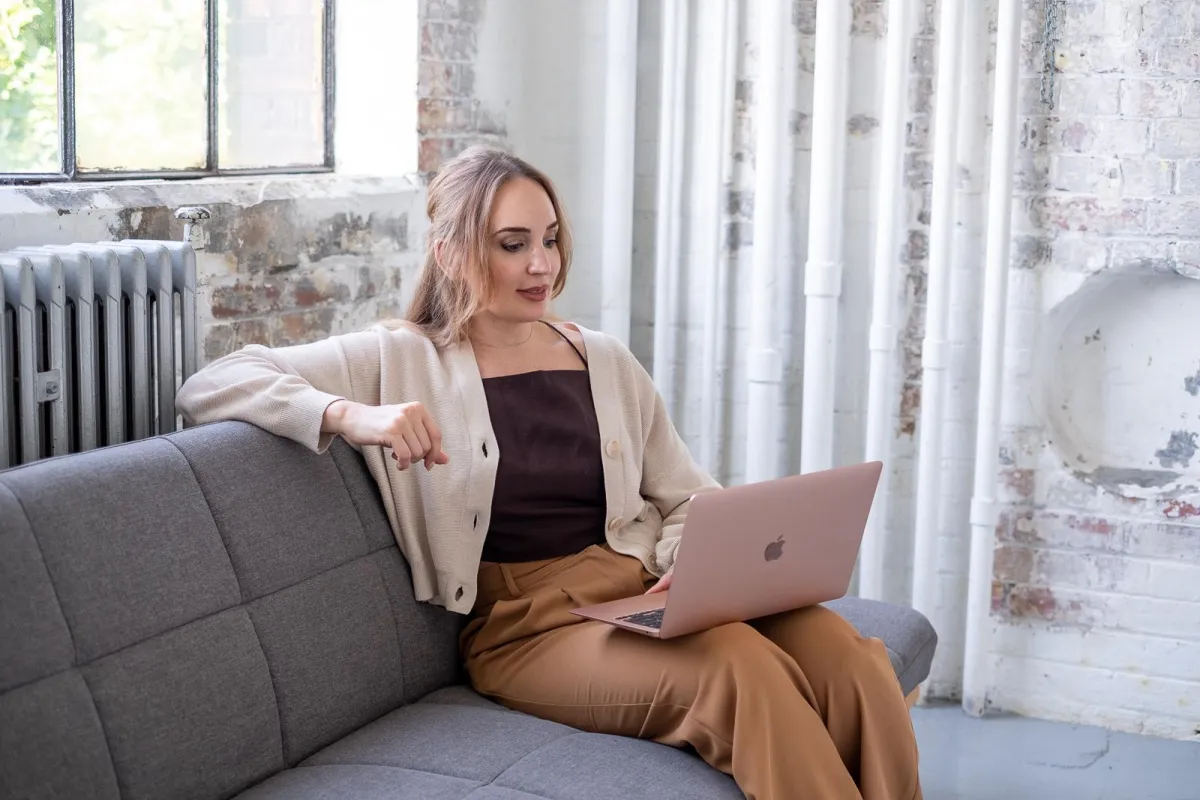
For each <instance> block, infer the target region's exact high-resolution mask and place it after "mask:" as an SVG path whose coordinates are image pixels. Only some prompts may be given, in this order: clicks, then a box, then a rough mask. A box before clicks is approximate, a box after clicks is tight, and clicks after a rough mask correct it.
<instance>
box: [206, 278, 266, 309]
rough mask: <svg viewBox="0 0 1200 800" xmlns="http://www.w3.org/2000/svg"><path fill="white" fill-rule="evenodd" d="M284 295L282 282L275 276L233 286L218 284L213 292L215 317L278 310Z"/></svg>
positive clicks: (241, 282) (240, 282)
mask: <svg viewBox="0 0 1200 800" xmlns="http://www.w3.org/2000/svg"><path fill="white" fill-rule="evenodd" d="M282 297H283V285H282V282H281V281H280V280H279V279H278V278H275V277H272V276H266V277H263V278H261V279H254V280H250V281H241V280H239V281H238V282H237V283H235V284H233V285H232V286H217V287H215V288H214V289H213V292H212V315H213V318H214V319H236V318H238V317H256V316H260V315H262V314H270V313H273V312H275V311H278V310H279V308H280V300H281V298H282Z"/></svg>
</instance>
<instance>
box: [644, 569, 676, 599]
mask: <svg viewBox="0 0 1200 800" xmlns="http://www.w3.org/2000/svg"><path fill="white" fill-rule="evenodd" d="M674 571H675V568H674V567H672V568H671V569H669V570H667V574H666V575H663V576H662V577H661V578H659V579H658V583H656V584H654V585H653V586H651V587H650V588H649V589H647V590H646V594H654V593H655V592H665V591H666V590H667V589H670V588H671V574H672V573H673V572H674Z"/></svg>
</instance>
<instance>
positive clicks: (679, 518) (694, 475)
mask: <svg viewBox="0 0 1200 800" xmlns="http://www.w3.org/2000/svg"><path fill="white" fill-rule="evenodd" d="M630 358H631V359H632V360H633V362H634V374H635V375H636V377H637V382H638V387H637V389H638V402H639V405H640V406H641V411H642V421H643V428H642V445H643V451H642V485H641V494H642V497H644V498H645V499H646V500H648V501H650V502H651V503H653V504H654V506H655V507H656V508H657V509H658V512H659V513H660V514H661V515H662V519H663V525H662V533H661V535H660V536H659V540H658V544H657V545H656V547H655V560H656V561H657V563H658V568H659V570H660V571H661V572H663V573H666V572H669V571H670V569H671V568H672V567H673V566H674V564H675V552H676V551H677V550H678V549H679V541H680V539H679V537H680V534H681V533H682V531H683V521H684V518H685V517H686V516H687V509H688V506H689V505H690V502H689V501H690V500H691V498H692V495H694V494H696V493H697V492H702V491H707V490H710V489H719V488H721V487H720V484H718V483H717V482H716V480H714V479H713V477H712V476H711V475H709V474H708V472H707V471H705V470H704V469H703V468H702V467H701V466H700V465H699V464H697V463H696V461H695V459H693V458H692V454H691V452H690V451H689V450H688V447H687V445H686V444H685V443H684V441H683V439H682V438H681V437H680V435H679V432H678V431H677V430H676V429H675V425H674V423H673V422H672V421H671V417H670V415H669V414H668V413H667V407H666V404H665V403H663V399H662V396H661V395H660V394H659V393H658V390H657V388H655V386H654V381H653V380H652V379H651V377H650V375H649V373H647V372H646V370H645V369H644V368H643V367H642V366H641V364H640V363H638V361H637V359H636V358H633V356H632V354H631V355H630Z"/></svg>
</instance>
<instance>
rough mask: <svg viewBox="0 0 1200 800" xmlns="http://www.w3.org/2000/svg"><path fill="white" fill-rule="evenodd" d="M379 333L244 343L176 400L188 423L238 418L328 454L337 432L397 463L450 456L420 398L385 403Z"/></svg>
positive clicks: (201, 373) (429, 462)
mask: <svg viewBox="0 0 1200 800" xmlns="http://www.w3.org/2000/svg"><path fill="white" fill-rule="evenodd" d="M379 367H380V352H379V339H378V336H377V334H375V333H374V332H370V331H364V332H360V333H354V334H347V335H343V336H335V337H330V338H327V339H323V340H321V341H318V342H313V343H311V344H303V345H295V346H292V347H279V348H268V347H263V346H262V345H247V346H246V347H243V348H242V349H241V350H239V351H237V352H236V353H231V354H230V355H227V356H224V357H222V358H219V359H217V360H216V361H213V362H212V363H211V364H209V365H208V366H206V367H205V368H204V369H202V370H200V371H199V372H197V373H196V374H195V375H193V376H192V377H190V378H189V379H188V380H187V382H186V383H185V384H184V385H183V387H182V388H181V389H180V390H179V393H178V394H177V395H176V398H175V404H176V406H177V407H178V409H179V412H180V413H181V414H182V415H183V417H184V419H186V420H187V421H188V422H189V423H192V424H196V425H199V424H203V423H205V422H216V421H219V420H231V419H236V420H241V421H243V422H249V423H251V424H253V425H257V426H258V427H260V428H262V429H264V430H267V431H270V432H271V433H274V434H276V435H277V436H283V437H285V438H288V439H291V440H293V441H296V442H299V443H300V444H302V445H304V446H305V447H307V448H308V449H310V450H312V451H314V452H317V453H323V452H325V450H326V449H328V447H329V444H330V442H332V441H333V437H334V436H341V437H343V438H344V439H346V440H347V441H348V442H350V443H351V444H356V445H359V446H363V447H367V446H377V447H384V448H388V449H390V450H391V451H392V453H391V456H392V458H393V459H395V460H396V463H397V466H398V467H399V468H400V469H402V470H403V469H407V468H408V467H409V466H410V465H411V464H413V463H416V462H418V461H424V462H425V468H426V469H430V468H432V467H433V466H434V465H435V464H445V463H448V462H449V458H448V457H447V456H446V454H445V453H444V452H443V451H442V434H441V431H440V430H439V429H438V426H437V423H436V422H434V420H433V418H432V417H430V416H429V412H428V411H426V410H425V408H424V406H423V405H422V404H421V403H419V402H412V403H401V404H398V405H380V393H379V372H380V369H379Z"/></svg>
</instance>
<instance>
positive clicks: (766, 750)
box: [461, 546, 921, 800]
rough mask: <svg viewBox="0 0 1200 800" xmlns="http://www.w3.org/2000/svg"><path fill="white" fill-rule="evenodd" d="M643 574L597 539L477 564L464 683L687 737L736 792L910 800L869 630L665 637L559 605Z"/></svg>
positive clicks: (915, 784) (577, 720)
mask: <svg viewBox="0 0 1200 800" xmlns="http://www.w3.org/2000/svg"><path fill="white" fill-rule="evenodd" d="M653 581H654V578H653V576H651V575H650V574H649V573H648V572H646V570H645V569H644V568H643V566H642V564H641V562H639V561H638V560H637V559H635V558H631V557H629V556H624V555H620V554H618V553H615V552H613V551H612V550H611V549H609V548H608V547H604V546H593V547H589V548H587V549H586V550H584V551H582V552H581V553H577V554H575V555H570V556H565V557H562V558H555V559H550V560H547V561H534V562H528V563H521V564H493V563H485V564H483V565H482V566H481V568H480V573H479V598H478V600H477V602H476V604H475V609H474V611H473V612H472V615H471V619H470V620H469V621H468V623H467V626H466V628H465V629H464V630H463V633H462V640H461V645H462V650H463V656H464V658H465V660H466V667H467V672H468V674H469V675H470V678H471V682H472V684H473V685H474V687H475V689H476V690H477V691H479V692H480V693H481V694H483V695H485V696H487V697H491V698H492V699H494V700H496V701H497V702H499V703H501V704H503V705H505V706H508V707H510V708H514V709H517V710H520V711H524V712H527V713H529V714H533V715H535V716H538V717H542V718H544V719H549V720H553V721H555V722H560V723H563V724H566V725H570V726H572V727H575V728H579V729H581V730H586V731H593V732H597V733H607V734H616V735H622V736H632V737H639V738H643V739H652V740H654V741H656V742H661V743H663V744H667V745H672V746H676V747H682V746H691V747H692V748H694V749H695V750H696V752H697V753H699V755H700V756H701V757H702V758H703V759H704V760H705V761H706V762H708V763H709V764H710V765H712V766H713V767H715V768H716V769H719V770H721V771H722V772H725V773H727V774H730V775H732V776H733V778H734V780H735V781H736V782H737V784H738V787H739V788H740V789H741V790H742V792H743V793H745V795H746V796H747V797H748V798H750V800H808V798H812V800H841V799H842V798H865V799H866V800H893V799H894V800H914V799H917V800H919V798H920V797H921V789H920V785H919V780H918V775H917V746H916V740H915V737H914V734H913V727H912V721H911V719H910V717H909V712H908V707H907V705H906V704H905V701H904V697H903V695H902V693H901V690H900V686H899V684H898V683H897V681H896V677H895V673H894V671H893V670H892V666H891V664H890V662H889V661H888V657H887V651H886V650H885V649H884V647H883V644H882V643H881V642H880V641H879V640H877V639H864V638H862V637H861V636H859V635H858V632H857V631H856V630H855V629H854V627H853V626H852V625H850V623H848V622H846V621H845V620H844V619H843V618H842V617H840V616H839V615H838V614H836V613H835V612H833V611H830V610H829V609H826V608H823V607H820V606H814V607H810V608H804V609H798V610H796V611H789V612H785V613H782V614H777V615H774V616H771V617H766V618H763V619H758V620H754V621H753V622H751V623H735V624H731V625H722V626H720V627H717V628H713V629H710V630H707V631H703V632H700V633H694V634H690V635H687V636H681V637H678V638H675V639H669V640H658V639H654V638H652V637H649V636H643V635H641V634H637V633H633V632H630V631H624V630H620V629H619V628H615V627H613V626H611V625H606V624H604V623H601V622H596V621H593V620H585V619H583V618H581V617H577V616H575V615H573V614H571V613H570V610H571V609H572V608H578V607H581V606H584V605H589V604H591V603H600V602H604V601H607V600H615V599H617V598H619V597H628V596H630V595H633V594H637V593H641V592H643V591H645V589H646V588H647V587H648V586H650V585H651V584H652V583H653Z"/></svg>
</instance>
